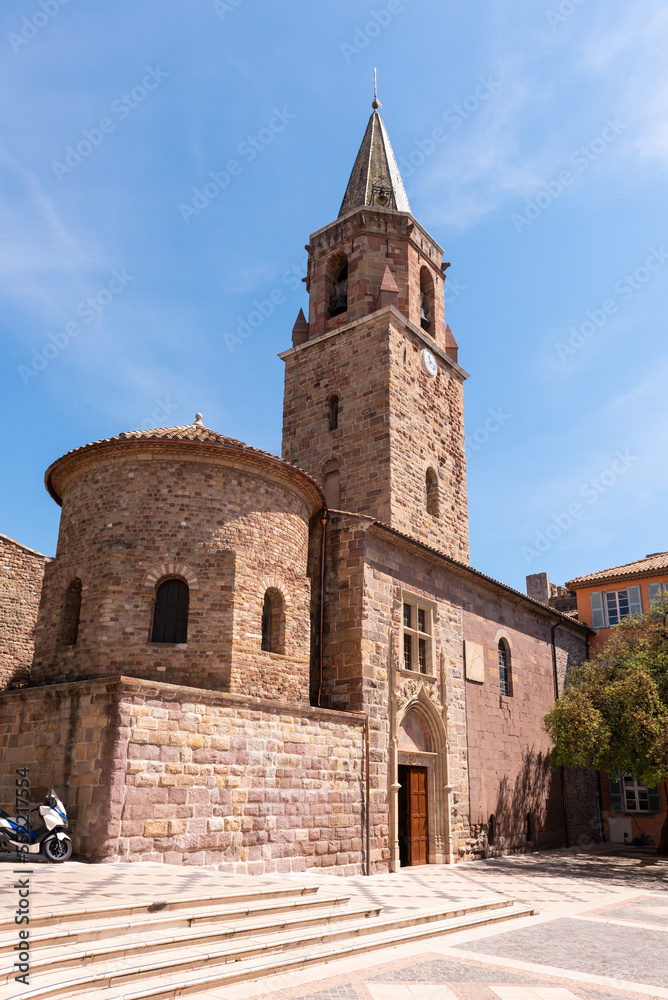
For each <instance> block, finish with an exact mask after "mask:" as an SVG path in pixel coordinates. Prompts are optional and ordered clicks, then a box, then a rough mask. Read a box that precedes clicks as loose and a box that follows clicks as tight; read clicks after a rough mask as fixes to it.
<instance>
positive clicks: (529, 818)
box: [526, 813, 532, 842]
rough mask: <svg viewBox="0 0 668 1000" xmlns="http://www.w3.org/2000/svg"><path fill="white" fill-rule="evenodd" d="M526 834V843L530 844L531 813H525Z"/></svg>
mask: <svg viewBox="0 0 668 1000" xmlns="http://www.w3.org/2000/svg"><path fill="white" fill-rule="evenodd" d="M526 833H527V842H530V841H531V839H532V830H531V813H527V830H526Z"/></svg>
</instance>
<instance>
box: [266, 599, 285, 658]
mask: <svg viewBox="0 0 668 1000" xmlns="http://www.w3.org/2000/svg"><path fill="white" fill-rule="evenodd" d="M262 649H264V650H265V651H266V652H267V653H283V652H284V650H285V603H284V601H283V595H282V593H281V592H280V590H277V589H276V588H275V587H270V588H269V590H267V591H266V593H265V595H264V600H263V602H262Z"/></svg>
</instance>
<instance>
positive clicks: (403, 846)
mask: <svg viewBox="0 0 668 1000" xmlns="http://www.w3.org/2000/svg"><path fill="white" fill-rule="evenodd" d="M397 737H398V740H397V742H398V749H399V755H400V758H399V759H400V763H399V766H398V779H399V786H400V787H399V794H398V802H397V805H398V817H397V818H398V834H399V861H400V864H401V866H402V867H404V866H405V865H426V864H428V862H429V793H428V785H429V769H428V767H426V766H424V764H425V755H426V754H429V755H431V753H432V742H431V738H430V735H429V732H428V730H427V728H426V726H425V724H424V723H423V721H422V718H421V716H420V714H419V713H418V712H416V711H412V712H409V713H408V715H406V716H405V717H404V718H403V720H402V722H401V724H400V726H399V729H398V732H397ZM402 761H403V763H401V762H402Z"/></svg>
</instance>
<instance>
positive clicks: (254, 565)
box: [34, 441, 311, 703]
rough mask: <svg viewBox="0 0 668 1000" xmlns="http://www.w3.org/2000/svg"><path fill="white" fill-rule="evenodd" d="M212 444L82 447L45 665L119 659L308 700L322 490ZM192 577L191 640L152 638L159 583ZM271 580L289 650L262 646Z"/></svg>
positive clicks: (122, 666)
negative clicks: (76, 603) (314, 539)
mask: <svg viewBox="0 0 668 1000" xmlns="http://www.w3.org/2000/svg"><path fill="white" fill-rule="evenodd" d="M201 452H202V453H200V451H199V448H198V445H197V444H193V445H190V446H184V448H183V450H179V449H178V448H177V449H174V448H172V449H171V450H169V449H167V448H166V447H163V446H162V442H155V441H152V442H142V441H137V442H132V444H131V445H128V444H127V443H125V444H124V446H123V447H119V448H117V449H116V450H115V451H114V450H113V449H111V450H110V451H108V452H106V453H105V454H104V455H102V456H97V455H96V454H95V453H94V452H93V453H92V454H91V455H90V457H89V460H87V461H82V462H81V463H80V464H78V465H77V466H76V468H75V469H74V470H73V471H72V472H71V474H70V475H69V477H68V478H67V480H66V482H65V484H64V487H63V494H64V495H63V513H62V517H61V523H60V532H59V538H58V549H57V555H56V559H55V560H54V562H52V563H51V564H50V565H49V567H48V572H47V574H46V577H45V584H44V595H43V600H42V606H41V610H40V617H39V623H38V628H37V639H36V656H35V668H34V672H35V677H36V678H37V679H38V680H42V681H44V680H69V679H76V678H81V677H94V676H106V675H109V674H114V673H124V674H132V675H133V676H139V677H146V678H155V679H161V680H166V681H169V682H172V683H186V684H192V685H193V686H202V687H207V688H213V689H218V690H228V691H233V692H236V693H244V694H252V695H258V696H263V697H268V698H276V697H285V698H289V699H290V700H291V701H293V702H295V703H299V702H308V688H309V643H310V618H309V608H310V587H309V581H308V577H307V575H306V570H307V555H308V532H309V519H310V516H311V504H310V503H309V502H308V501H307V499H306V497H305V496H304V495H302V494H301V493H300V491H299V489H298V488H297V487H295V486H294V485H292V484H291V483H289V482H286V480H285V479H284V478H281V477H279V476H278V475H275V474H274V473H273V471H272V469H271V468H267V469H263V468H262V467H261V466H258V465H257V464H256V465H253V464H252V463H247V462H244V461H243V460H242V459H239V460H238V461H233V460H230V459H227V458H226V457H225V456H224V455H218V454H217V453H216V452H215V451H214V449H211V448H209V449H206V448H205V447H204V446H202V449H201ZM168 575H179V576H181V577H182V578H185V579H186V580H187V582H188V583H189V586H190V610H189V616H188V635H187V643H186V644H185V645H174V644H164V643H152V642H150V641H149V638H150V629H151V621H152V615H153V603H154V599H155V590H156V584H157V583H158V582H159V580H160V579H161V578H162V577H163V576H168ZM76 578H78V579H80V580H81V582H82V592H81V613H80V625H79V632H78V636H77V642H76V644H75V645H71V646H68V647H63V646H61V645H59V641H60V640H59V636H60V634H61V622H62V618H63V615H64V614H65V612H66V606H65V600H66V594H67V590H68V586H69V584H70V583H71V581H72V580H73V579H76ZM269 588H277V589H278V590H280V591H282V593H283V595H284V602H285V645H284V652H283V653H274V652H265V651H263V650H262V649H261V638H262V605H263V597H264V592H265V591H266V590H267V589H269Z"/></svg>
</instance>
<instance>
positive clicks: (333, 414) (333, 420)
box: [328, 396, 339, 431]
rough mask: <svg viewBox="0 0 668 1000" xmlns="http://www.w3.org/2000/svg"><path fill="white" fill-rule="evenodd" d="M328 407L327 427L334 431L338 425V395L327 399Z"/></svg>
mask: <svg viewBox="0 0 668 1000" xmlns="http://www.w3.org/2000/svg"><path fill="white" fill-rule="evenodd" d="M328 408H329V412H328V415H329V429H330V431H335V430H337V429H338V426H339V397H338V396H330V397H329V400H328Z"/></svg>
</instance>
